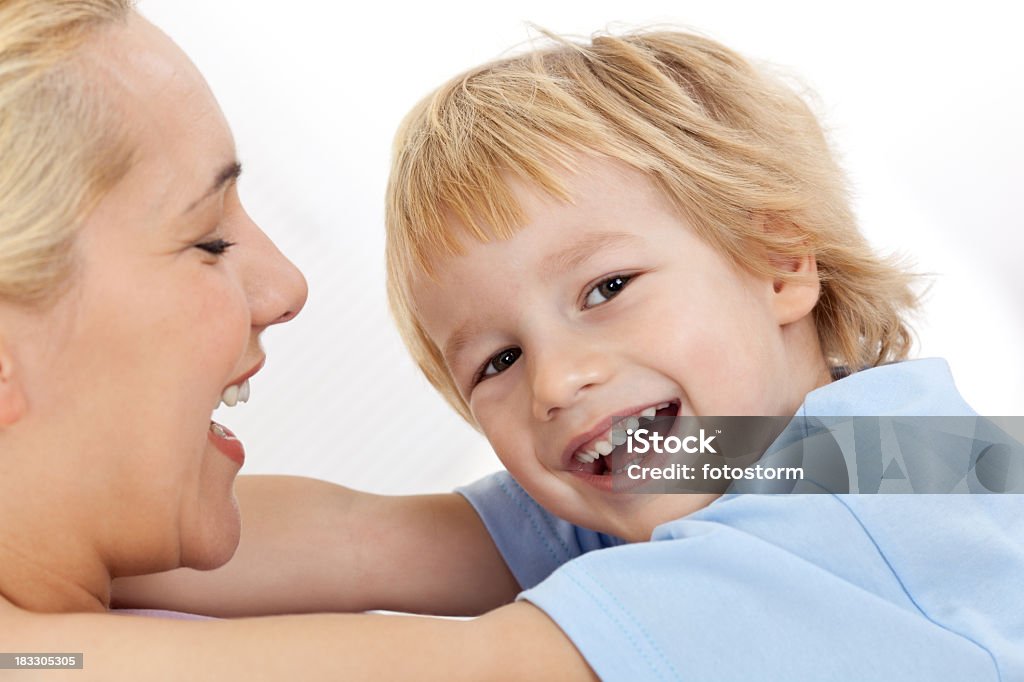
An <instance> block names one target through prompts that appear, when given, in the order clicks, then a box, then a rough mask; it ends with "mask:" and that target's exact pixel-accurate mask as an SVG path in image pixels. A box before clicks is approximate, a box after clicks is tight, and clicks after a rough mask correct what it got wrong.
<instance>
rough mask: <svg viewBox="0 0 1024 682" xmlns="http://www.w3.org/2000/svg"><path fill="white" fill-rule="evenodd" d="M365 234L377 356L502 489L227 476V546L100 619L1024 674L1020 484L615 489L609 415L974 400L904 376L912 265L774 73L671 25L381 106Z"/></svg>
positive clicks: (685, 665)
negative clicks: (885, 243)
mask: <svg viewBox="0 0 1024 682" xmlns="http://www.w3.org/2000/svg"><path fill="white" fill-rule="evenodd" d="M387 222H388V241H387V249H388V251H387V255H388V275H389V293H390V296H391V302H392V306H393V310H394V312H395V317H396V321H397V323H398V325H399V328H400V331H401V333H402V335H403V338H404V339H405V341H406V343H407V345H408V347H409V349H410V351H411V352H412V354H413V356H414V358H415V359H416V361H417V362H418V364H419V366H420V367H421V368H422V370H423V371H424V373H425V375H426V376H427V378H428V379H429V380H430V381H431V383H432V384H433V385H434V386H435V387H437V388H438V390H439V391H440V392H441V394H442V395H443V396H444V397H445V399H446V400H448V401H449V403H450V404H451V405H452V406H453V407H454V408H455V409H456V410H457V411H458V412H459V413H460V414H461V415H462V416H463V417H465V418H466V419H467V421H469V422H470V423H471V424H473V425H474V426H476V427H477V428H479V429H480V430H481V431H482V432H483V433H484V434H485V435H486V436H487V438H488V439H489V441H490V443H491V444H492V445H493V447H494V449H495V451H496V452H497V454H498V456H499V458H500V459H501V461H502V463H503V464H504V465H505V467H506V468H507V470H508V471H507V472H502V473H499V474H495V475H493V476H491V477H488V478H486V479H484V480H482V481H478V482H477V483H474V484H472V485H470V486H467V487H465V488H463V489H461V490H460V491H459V495H461V497H460V496H459V495H440V496H425V497H418V498H380V497H376V496H368V495H363V494H359V493H354V492H353V491H348V490H345V489H343V488H340V487H338V486H331V485H329V484H325V483H319V482H311V481H297V480H294V479H264V480H262V481H261V480H258V479H254V480H242V481H240V482H239V488H238V494H239V499H240V504H241V508H242V510H243V513H244V514H245V520H246V526H245V531H244V533H243V539H242V544H241V546H240V549H239V554H238V556H237V557H236V558H235V559H234V560H232V561H231V562H230V563H229V564H228V566H227V567H226V568H224V569H220V570H219V571H217V572H215V574H217V575H211V576H206V577H202V578H197V577H196V576H194V575H192V576H182V575H178V576H175V577H172V578H170V579H166V578H165V579H164V580H163V582H160V581H157V582H147V581H146V580H143V581H141V582H140V583H139V585H141V586H142V587H141V588H140V587H135V588H133V586H132V584H131V583H128V584H127V585H126V584H123V583H122V585H121V588H120V590H119V595H120V602H121V603H122V604H123V603H128V602H134V603H136V604H138V603H146V604H148V605H162V606H173V607H176V608H187V609H190V610H195V611H205V612H208V613H212V614H215V615H239V614H245V613H249V614H251V613H260V612H267V611H283V610H293V611H296V610H328V609H338V610H346V609H351V610H359V609H368V608H387V609H394V610H406V611H416V612H421V613H443V614H460V615H475V614H478V613H483V612H490V613H487V615H484V616H483V617H482V618H480V619H479V620H478V621H475V622H476V623H481V624H483V625H482V626H481V627H486V631H485V632H486V633H487V637H485V638H483V639H480V640H475V641H477V642H479V643H483V642H493V641H499V642H500V643H501V651H503V652H506V654H507V653H508V652H511V656H508V655H506V656H505V659H504V660H505V662H504V663H500V662H499V661H498V658H497V654H496V653H495V652H496V651H498V650H492V651H491V654H493V660H494V662H495V663H494V670H492V671H491V672H490V673H488V677H493V676H497V675H499V674H500V673H505V674H506V675H507V674H508V670H510V668H507V666H508V665H511V663H510V662H509V661H523V660H527V661H530V662H531V663H534V664H536V667H538V668H541V669H543V670H547V671H548V672H547V676H549V677H551V678H558V679H571V678H576V677H579V678H585V677H587V676H588V675H589V674H590V673H591V671H593V673H596V674H597V675H598V676H599V677H601V678H604V679H623V680H648V679H835V680H866V679H929V680H950V681H953V680H965V679H970V680H988V679H991V680H995V679H1000V677H1001V678H1002V679H1014V678H1015V677H1020V676H1024V657H1022V654H1021V653H1020V652H1021V651H1024V647H1022V646H1020V645H1021V639H1022V633H1024V620H1022V618H1024V616H1021V614H1024V603H1021V599H1022V597H1021V594H1020V591H1019V589H1018V588H1017V587H1016V586H1015V583H1014V581H1015V580H1016V578H1014V577H1012V576H1014V575H1017V576H1019V575H1020V573H1021V572H1022V571H1024V537H1022V533H1024V531H1022V530H1021V529H1020V524H1019V522H1018V521H1017V519H1018V518H1019V517H1020V515H1021V514H1022V513H1024V508H1022V505H1021V502H1020V501H1019V500H1018V499H1016V498H1015V497H1013V496H988V497H982V496H954V495H949V496H918V497H903V496H836V495H813V496H802V495H790V496H785V495H782V496H766V495H730V496H725V497H717V496H715V495H710V494H699V495H698V494H689V495H668V494H663V495H633V494H623V493H621V492H619V491H618V488H619V486H618V485H617V482H622V480H623V477H624V473H623V472H616V471H615V469H617V468H620V467H618V466H610V465H609V459H610V458H611V457H612V456H613V455H612V454H611V451H612V449H613V445H614V443H613V442H612V441H613V440H614V438H613V437H612V436H611V434H609V429H610V428H611V425H612V424H611V421H612V418H613V417H618V416H625V415H636V416H637V418H640V417H653V416H669V415H671V416H675V415H682V416H687V417H691V416H705V415H710V416H714V415H752V416H773V417H785V418H789V417H793V416H797V417H801V416H809V415H824V416H844V415H850V416H852V415H872V414H874V415H883V414H885V415H971V414H973V413H972V411H971V409H970V408H969V407H968V406H967V405H966V404H965V403H964V402H963V400H962V399H961V398H960V397H959V395H958V394H957V392H956V390H955V387H954V386H953V383H952V379H951V377H950V376H949V372H948V369H947V368H946V366H945V364H944V363H943V362H941V361H938V360H931V361H916V362H896V361H900V360H903V359H904V358H905V357H906V355H907V352H908V349H909V339H910V335H909V331H908V329H907V327H906V325H905V324H904V322H903V316H904V315H905V314H906V313H907V312H908V311H910V310H912V309H913V308H914V306H915V304H916V299H915V296H914V295H913V293H912V292H911V290H910V288H909V282H910V277H909V276H908V275H907V274H906V273H904V272H903V271H902V270H901V269H899V268H898V267H896V266H895V265H894V264H893V263H891V262H889V261H886V260H884V259H881V258H879V257H878V256H877V255H876V254H874V253H873V252H872V250H871V249H870V247H869V246H868V245H867V244H866V242H865V241H864V239H863V238H862V237H861V235H860V234H859V232H858V231H857V229H856V225H855V221H854V219H853V216H852V214H851V212H850V209H849V206H848V203H847V199H846V192H845V189H844V183H843V178H842V175H841V173H840V172H839V169H838V167H837V165H836V164H835V162H834V160H833V158H832V156H831V154H830V152H829V149H828V147H827V144H826V142H825V139H824V136H823V135H822V132H821V129H820V127H819V125H818V123H817V121H816V120H815V118H814V116H813V115H812V114H811V113H810V111H809V110H808V108H807V106H806V105H805V104H804V103H803V102H802V100H801V99H800V98H799V97H798V96H796V95H795V94H794V93H792V92H791V91H790V90H789V89H787V88H786V87H785V86H783V85H781V84H779V83H778V82H776V81H775V80H774V79H772V78H770V77H767V76H765V75H763V74H762V73H761V72H759V71H758V70H757V69H755V68H753V67H752V66H750V65H749V64H748V63H747V62H746V61H744V60H743V59H742V58H740V57H739V56H738V55H736V54H735V53H733V52H731V51H730V50H728V49H727V48H724V47H723V46H721V45H719V44H717V43H715V42H713V41H710V40H707V39H704V38H701V37H697V36H693V35H689V34H684V33H676V32H646V33H638V34H633V35H629V36H624V37H611V36H599V37H597V38H595V39H593V41H592V42H590V43H589V44H586V45H577V44H568V43H557V44H555V45H554V46H552V47H550V48H545V49H540V50H535V51H532V52H530V53H527V54H525V55H521V56H518V57H512V58H508V59H504V60H501V61H498V62H494V63H491V64H487V65H484V66H482V67H480V68H478V69H474V70H472V71H470V72H468V73H466V74H464V75H462V76H459V77H457V78H455V79H453V80H452V81H450V82H449V83H447V84H446V85H444V86H442V87H441V88H440V89H439V90H438V91H436V92H435V93H433V94H432V95H431V96H430V97H428V98H427V99H426V100H424V101H423V102H422V103H421V104H420V105H418V106H417V107H416V108H415V109H414V110H413V111H412V112H411V113H410V115H409V116H408V117H407V119H406V121H405V123H404V124H403V127H402V129H401V131H400V133H399V135H398V138H397V140H396V154H395V161H394V166H393V169H392V175H391V181H390V184H389V193H388V213H387ZM861 368H863V369H861ZM851 370H859V371H852V372H851ZM466 501H468V502H469V504H468V505H467V504H466ZM470 505H471V506H470ZM967 547H969V548H970V552H968V553H965V552H964V551H963V550H964V548H967ZM147 585H149V587H148V588H147V587H146V586H147ZM356 586H358V589H357V588H356ZM133 589H134V592H135V596H134V597H133ZM146 589H149V591H148V592H147V591H146ZM157 589H160V590H162V591H163V594H164V595H172V594H173V593H174V591H175V590H176V591H177V592H178V594H182V593H185V594H186V595H187V596H188V598H174V597H171V598H170V599H168V598H167V597H163V598H154V597H155V595H156V590H157ZM139 590H141V592H140V591H139ZM517 593H518V601H517V602H516V603H515V604H512V605H511V606H504V607H503V608H497V609H496V607H499V606H501V605H502V604H507V603H508V602H509V601H511V600H513V599H514V598H516V595H517ZM139 594H143V595H144V596H143V597H141V598H140V597H139V596H138V595H139ZM492 609H496V610H494V611H491V610H492ZM552 622H553V623H554V625H557V629H553V628H552V627H551V625H552ZM425 627H426V626H425ZM430 627H433V626H430ZM424 632H426V630H424ZM443 641H444V640H443V639H440V640H439V639H436V638H433V637H430V638H427V637H426V636H422V637H420V638H418V639H417V642H416V644H417V645H418V646H420V649H417V650H418V651H420V650H422V651H429V653H430V654H431V655H433V654H437V653H438V651H437V650H435V648H434V647H435V645H437V644H438V643H439V642H442V643H443ZM395 643H396V646H398V647H399V649H401V648H402V646H403V644H402V642H399V641H398V640H395ZM506 650H507V651H506ZM462 653H464V652H462V651H453V652H452V654H451V655H452V656H453V657H458V656H459V655H461V654H462ZM452 660H455V659H454V658H453V659H452ZM583 661H585V664H582V663H583ZM501 666H506V668H505V669H504V670H499V668H500V667H501ZM432 671H434V672H436V670H435V668H434V667H432V666H431V665H428V663H427V662H424V668H423V673H424V675H429V674H431V673H432Z"/></svg>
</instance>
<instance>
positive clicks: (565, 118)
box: [388, 73, 611, 277]
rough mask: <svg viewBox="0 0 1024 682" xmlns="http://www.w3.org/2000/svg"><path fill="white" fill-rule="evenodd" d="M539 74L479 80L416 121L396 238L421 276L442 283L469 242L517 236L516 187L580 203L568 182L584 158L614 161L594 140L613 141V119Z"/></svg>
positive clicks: (406, 141)
mask: <svg viewBox="0 0 1024 682" xmlns="http://www.w3.org/2000/svg"><path fill="white" fill-rule="evenodd" d="M532 76H533V78H532V79H531V81H533V82H531V83H528V84H524V83H521V82H520V83H518V84H517V86H516V87H510V86H511V85H513V84H512V83H509V84H507V85H502V84H501V79H500V78H496V77H495V74H494V73H491V74H489V76H488V79H487V80H486V81H484V82H477V81H475V80H474V77H473V75H472V74H471V75H469V76H467V77H466V78H465V79H464V80H462V81H461V82H458V83H456V84H454V85H451V86H449V87H448V88H447V89H445V91H442V92H439V93H437V94H436V95H435V96H434V97H432V98H431V99H429V100H427V101H425V102H422V103H421V104H420V105H419V106H418V107H417V108H416V109H414V110H413V111H412V112H411V113H410V115H409V117H408V118H407V119H406V121H405V123H404V125H403V129H402V131H400V133H399V135H398V138H397V139H396V143H395V146H396V157H395V164H394V167H393V169H392V183H391V187H390V188H389V194H390V196H389V210H390V211H391V212H392V215H391V216H389V227H390V231H389V235H388V236H389V240H394V243H391V244H389V251H390V250H391V249H392V248H394V249H396V250H398V251H400V252H402V254H401V256H399V254H398V253H395V252H392V254H391V255H394V256H396V257H400V259H401V260H403V261H405V262H406V263H407V265H410V266H412V267H413V271H414V272H422V273H425V274H427V275H429V276H431V277H432V276H433V275H434V272H435V270H436V266H437V261H438V260H443V259H444V258H446V257H450V256H453V255H460V254H461V253H462V252H463V248H462V240H463V239H465V238H469V239H472V240H475V241H477V242H483V243H486V242H489V241H492V240H495V239H498V240H501V239H508V238H510V237H511V236H513V235H514V234H515V233H516V232H517V231H518V230H519V228H521V227H522V225H523V223H524V221H525V220H526V218H527V216H524V215H523V212H522V208H521V207H520V206H519V202H518V201H516V199H515V197H514V195H513V193H512V190H511V188H510V186H509V184H510V183H509V181H510V180H512V179H515V180H518V181H522V182H525V183H526V184H529V185H532V186H535V187H538V188H540V189H542V190H543V191H545V192H547V193H548V194H550V195H551V196H553V197H554V198H557V199H560V200H562V201H570V200H571V198H570V197H569V196H568V194H567V193H566V191H565V189H564V187H563V185H562V183H561V182H560V181H559V180H558V175H559V174H561V173H564V172H565V171H568V172H574V171H575V166H576V162H575V159H576V156H577V155H578V154H579V153H581V152H582V153H588V154H591V155H593V154H597V155H608V152H609V151H610V150H605V149H600V148H599V147H597V146H596V145H594V144H592V143H588V142H587V141H588V140H589V141H593V140H600V139H610V138H611V135H610V134H609V131H608V130H607V126H606V125H605V124H604V122H603V121H601V120H600V119H599V118H597V117H596V116H594V114H593V113H592V112H590V111H588V110H586V109H583V108H581V107H579V105H578V103H577V102H576V101H575V100H571V99H567V98H565V97H561V98H560V97H559V94H564V93H563V92H562V90H561V89H560V88H559V87H557V86H555V87H550V86H554V84H545V83H543V82H542V81H544V80H550V79H552V77H551V76H548V75H542V74H532ZM510 80H512V79H511V78H510ZM515 80H520V81H521V80H523V75H522V74H518V78H516V79H515ZM495 81H497V82H495ZM545 85H548V86H549V87H544V86H545ZM563 87H564V84H563ZM406 272H409V271H408V270H406Z"/></svg>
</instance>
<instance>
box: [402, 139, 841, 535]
mask: <svg viewBox="0 0 1024 682" xmlns="http://www.w3.org/2000/svg"><path fill="white" fill-rule="evenodd" d="M573 163H574V166H575V167H576V168H575V170H574V171H573V172H571V173H569V172H564V173H562V174H560V176H559V178H558V179H559V180H560V181H561V182H562V184H563V186H564V188H565V190H566V193H567V194H568V195H569V196H570V197H572V203H567V202H564V201H560V200H558V199H554V198H552V197H550V196H548V195H546V194H544V193H543V192H542V191H540V190H538V189H535V188H532V187H530V186H529V185H526V184H524V183H521V182H516V181H514V180H513V181H512V182H510V185H511V190H512V196H513V197H514V198H515V199H516V200H517V203H518V204H519V206H520V207H521V209H522V211H523V214H524V215H525V216H527V219H526V224H525V225H524V227H523V228H522V229H521V231H520V232H518V233H517V234H516V235H515V236H513V237H512V238H510V239H507V240H503V241H492V242H488V243H479V242H476V241H472V240H467V241H468V242H469V243H467V244H465V245H464V247H463V248H464V253H463V254H462V255H461V256H455V257H450V258H446V259H444V260H443V261H442V263H443V266H440V267H439V270H441V269H443V272H444V276H443V278H439V281H438V282H437V283H434V282H432V281H431V279H430V278H429V277H428V276H427V275H426V274H423V273H418V274H417V275H416V276H415V277H413V279H412V281H411V283H410V288H411V290H412V291H413V292H414V293H413V295H412V305H413V306H414V308H415V310H416V311H417V313H416V314H417V316H418V319H419V320H421V321H422V324H423V328H424V331H425V332H426V334H427V336H428V337H429V338H430V339H431V340H434V342H435V343H436V345H437V347H438V348H440V349H444V350H443V351H442V353H443V357H444V360H445V365H446V367H447V368H449V369H450V372H451V377H452V380H453V383H454V385H455V386H456V387H457V389H458V392H459V393H458V397H459V398H460V399H461V400H462V401H464V403H465V405H467V406H468V408H469V410H470V412H471V414H472V417H473V419H474V421H475V422H476V424H478V425H479V427H480V428H481V430H482V431H483V432H484V433H485V434H486V435H487V438H488V440H489V441H490V443H491V445H492V446H493V447H494V449H495V451H496V452H497V453H498V455H499V457H500V458H501V460H502V463H503V464H504V465H505V467H506V468H507V469H508V471H509V473H510V474H512V477H513V478H514V479H515V480H516V481H518V482H519V484H520V485H522V486H523V487H524V488H525V489H526V490H527V491H529V493H530V495H531V497H533V498H534V499H535V500H536V501H537V502H538V503H540V504H541V505H542V506H543V507H544V508H545V509H547V510H548V511H550V512H552V513H554V514H555V515H556V516H558V517H560V518H563V519H570V520H572V521H573V522H574V523H576V524H577V525H580V526H584V527H586V528H591V529H594V530H600V531H602V532H605V533H608V534H610V535H615V536H618V537H621V538H625V539H627V540H630V541H633V542H640V541H644V540H647V539H649V538H650V536H651V532H652V531H653V530H654V527H655V526H657V525H659V524H661V523H663V522H665V521H670V520H672V519H676V518H679V517H681V516H683V515H685V514H687V513H689V512H692V511H694V510H695V509H697V508H699V507H702V506H704V505H706V504H707V503H708V501H709V500H708V499H707V498H705V497H703V496H696V495H694V496H691V495H621V494H615V492H614V491H613V490H612V487H613V478H618V479H619V480H618V481H616V483H618V484H619V485H621V484H622V483H623V481H622V479H623V478H624V474H623V473H620V474H616V475H615V476H614V477H613V476H612V475H610V472H609V471H608V470H607V467H604V466H603V458H598V459H597V460H596V461H593V462H588V461H584V460H585V459H588V458H586V457H583V456H582V455H583V453H586V452H593V451H596V450H597V449H598V448H600V449H604V450H606V452H605V453H604V454H606V455H607V454H609V453H610V449H609V447H608V446H610V445H611V444H610V443H609V438H608V436H607V433H608V431H609V428H610V425H611V423H612V418H613V417H615V416H625V415H632V414H641V413H642V412H643V411H644V410H649V409H651V408H658V407H660V406H664V407H662V409H661V411H660V412H659V414H662V415H664V414H671V415H672V416H675V415H677V414H679V415H686V416H693V415H720V414H728V415H792V414H795V413H796V410H797V408H798V407H799V406H800V403H801V402H803V398H804V396H805V395H806V394H807V393H809V392H810V391H811V390H813V389H815V388H817V387H819V386H822V385H824V384H827V383H828V382H829V381H830V380H831V379H830V375H829V371H828V367H827V365H826V362H825V359H824V357H823V355H822V352H821V349H820V347H819V344H818V339H817V335H816V333H815V328H814V320H813V319H812V316H811V314H810V313H811V310H812V309H813V308H814V306H815V303H816V302H817V299H818V295H819V283H818V280H817V278H816V269H815V263H814V258H813V256H811V255H809V254H808V255H805V256H804V257H802V258H800V259H794V260H793V261H791V262H790V264H789V268H790V270H791V272H792V273H793V277H792V279H790V280H788V281H782V280H778V281H776V280H772V279H770V278H765V277H758V276H755V275H754V274H752V273H750V272H748V271H746V270H744V269H743V268H740V267H737V266H735V265H734V264H732V263H730V262H729V261H728V260H727V259H726V258H725V257H723V256H722V255H721V254H719V253H718V252H717V251H715V250H714V249H713V248H711V247H710V246H708V245H707V244H706V243H704V242H703V241H702V240H701V239H700V238H698V237H697V236H696V235H695V234H694V231H693V229H692V228H691V227H690V226H689V225H688V224H687V223H686V221H685V220H684V219H683V218H682V217H681V216H680V214H679V211H677V210H676V209H674V208H673V206H672V205H671V204H670V203H669V201H668V200H667V198H666V197H665V196H664V193H663V192H662V191H661V190H659V189H658V188H657V187H656V186H655V185H654V183H653V182H652V181H651V180H650V179H649V178H648V177H646V176H645V175H644V174H642V173H640V172H638V171H636V170H634V169H631V168H630V167H628V166H626V165H625V164H623V163H621V162H615V161H612V160H608V159H599V158H596V157H586V156H579V157H576V158H574V159H573ZM454 229H456V230H464V228H461V227H456V228H454ZM466 292H472V296H467V295H466ZM737 378H740V380H737ZM602 441H603V442H604V445H603V446H602V445H601V443H602ZM601 469H603V471H601V472H600V473H597V472H598V471H599V470H601ZM602 474H603V475H602ZM616 487H618V486H616Z"/></svg>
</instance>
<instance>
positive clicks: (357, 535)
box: [112, 476, 519, 617]
mask: <svg viewBox="0 0 1024 682" xmlns="http://www.w3.org/2000/svg"><path fill="white" fill-rule="evenodd" d="M235 490H236V494H237V496H238V501H239V506H240V507H241V511H242V539H241V542H240V544H239V547H238V551H237V552H236V554H235V556H234V558H232V559H231V561H230V562H228V563H227V564H226V565H225V566H222V567H221V568H218V569H216V570H213V571H195V570H192V569H187V568H186V569H179V570H176V571H170V572H167V573H161V574H156V575H151V576H140V577H135V578H121V579H118V580H115V581H114V586H113V595H112V605H113V606H114V607H120V608H127V607H135V608H161V609H170V610H175V611H186V612H190V613H203V614H208V615H213V616H222V617H230V616H247V615H265V614H275V613H303V612H318V611H319V612H323V611H367V610H375V609H384V610H391V611H406V612H410V613H429V614H434V615H458V616H469V615H477V614H481V613H484V612H486V611H489V610H491V609H494V608H496V607H498V606H500V605H502V604H507V603H509V602H511V601H512V600H513V599H514V598H515V595H516V594H517V593H518V592H519V585H518V584H517V583H516V580H515V578H513V577H512V574H511V573H510V572H509V570H508V566H507V565H506V564H505V561H504V560H503V559H502V558H501V555H500V554H499V553H498V550H497V548H496V547H495V545H494V542H493V541H492V540H491V538H490V535H489V534H488V533H487V531H486V529H485V528H484V526H483V523H482V522H481V521H480V519H479V517H478V516H477V514H476V512H475V511H474V510H473V508H472V507H471V506H470V505H469V503H468V502H466V500H465V499H464V498H462V496H460V495H457V494H454V493H451V494H443V495H416V496H400V497H387V496H381V495H371V494H369V493H362V492H358V491H354V490H350V489H348V488H344V487H342V486H338V485H334V484H332V483H327V482H325V481H318V480H315V479H309V478H299V477H290V476H241V477H239V478H238V481H237V483H236V488H235Z"/></svg>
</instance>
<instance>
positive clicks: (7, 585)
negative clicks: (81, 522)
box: [0, 514, 110, 613]
mask: <svg viewBox="0 0 1024 682" xmlns="http://www.w3.org/2000/svg"><path fill="white" fill-rule="evenodd" d="M3 516H6V515H4V514H0V517H3ZM0 529H2V530H0V599H4V600H6V601H8V602H10V603H11V604H13V605H14V606H17V607H20V608H22V609H25V610H27V611H35V612H40V613H72V612H85V611H105V610H106V609H107V608H108V606H109V604H110V573H109V572H108V571H107V569H106V567H105V566H104V565H103V564H102V562H101V561H100V560H99V557H95V556H93V557H88V556H84V554H83V553H82V552H81V551H76V550H80V547H77V548H76V547H75V546H74V545H73V544H71V543H68V544H67V545H65V544H64V543H63V542H62V541H61V539H60V533H59V532H57V529H55V528H51V529H50V531H51V532H50V533H48V534H43V535H42V536H41V535H39V534H28V535H26V531H27V530H28V529H26V528H25V527H24V526H22V527H20V528H19V526H18V525H17V524H15V523H6V522H4V521H2V520H0ZM14 529H17V530H14Z"/></svg>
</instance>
